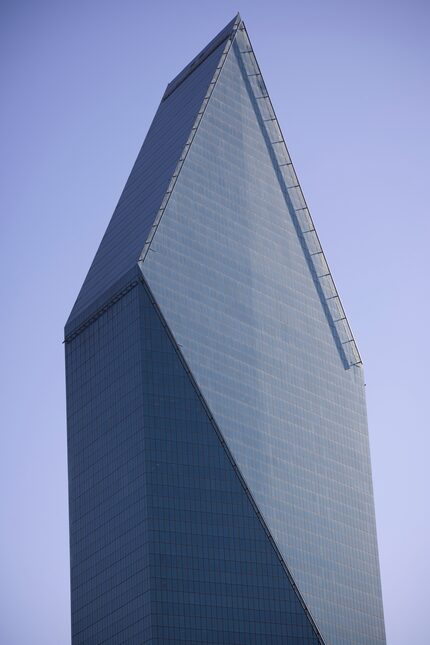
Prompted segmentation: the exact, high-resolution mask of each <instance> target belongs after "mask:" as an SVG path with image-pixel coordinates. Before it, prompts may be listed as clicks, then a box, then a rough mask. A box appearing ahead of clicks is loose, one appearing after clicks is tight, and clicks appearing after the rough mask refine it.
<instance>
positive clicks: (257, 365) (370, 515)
mask: <svg viewBox="0 0 430 645" xmlns="http://www.w3.org/2000/svg"><path fill="white" fill-rule="evenodd" d="M257 114H258V110H257V105H256V99H255V97H254V96H253V94H252V90H251V85H250V83H249V80H248V79H247V77H246V73H245V70H244V66H243V64H242V61H241V54H240V45H239V44H238V42H237V41H236V42H235V43H234V45H233V47H232V48H231V50H230V53H229V54H228V56H227V59H226V62H225V64H224V67H223V69H222V72H221V74H220V77H219V79H218V82H217V85H216V86H215V89H214V92H213V94H212V96H211V99H210V101H209V104H208V106H207V108H206V112H205V114H204V117H203V119H202V122H201V124H200V126H199V129H198V131H197V133H196V136H195V138H194V141H193V143H192V146H191V149H190V151H189V154H188V157H187V159H186V161H185V163H184V166H183V168H182V171H181V174H180V176H179V178H178V180H177V183H176V186H175V189H174V192H173V194H172V196H171V198H170V201H169V203H168V206H167V208H166V211H165V213H164V216H163V217H162V219H161V222H160V224H159V227H158V230H157V233H156V235H155V237H154V240H153V242H152V245H151V249H152V251H153V252H150V253H148V254H147V256H146V258H145V261H144V263H143V267H142V271H143V274H144V276H145V278H146V280H147V281H148V283H149V285H150V287H151V289H152V291H153V293H154V296H155V298H156V300H157V302H158V304H159V305H160V308H161V310H162V312H163V315H164V316H165V318H166V320H167V323H168V324H169V326H170V328H171V330H172V332H173V334H174V336H175V338H176V340H177V342H178V343H179V345H180V347H181V351H182V352H183V355H184V357H185V359H186V360H187V362H188V364H189V366H190V369H191V371H192V373H193V375H194V377H195V379H196V381H197V383H198V385H199V387H200V390H201V392H202V394H203V396H204V397H205V399H206V401H207V402H208V405H209V407H210V409H211V411H212V413H213V415H214V417H215V419H216V421H217V423H218V425H219V427H220V429H221V431H222V433H223V435H224V437H225V439H226V441H227V443H228V445H229V447H230V449H231V451H232V453H233V455H234V457H235V459H236V461H237V463H238V465H239V467H240V469H241V471H242V474H243V475H244V477H245V479H246V482H247V484H248V486H249V488H250V490H251V492H252V494H253V496H254V499H255V500H256V502H257V504H258V506H259V508H260V511H261V512H262V514H263V516H264V518H265V519H266V521H267V524H268V526H269V528H270V530H271V532H272V536H273V538H274V539H275V541H276V543H277V545H278V547H279V548H280V550H281V552H282V554H283V556H284V558H285V560H286V562H287V564H288V565H289V567H290V570H291V572H292V574H293V576H294V578H295V580H296V582H297V584H298V587H299V589H300V591H301V593H302V595H303V597H304V600H305V602H306V604H307V606H308V607H309V609H310V611H311V613H312V615H313V617H314V619H315V620H316V623H317V624H318V625H319V627H320V629H321V631H322V634H323V636H324V638H325V639H326V640H327V642H328V643H330V644H331V645H363V643H366V644H367V645H380V644H382V643H385V637H384V626H383V616H382V601H381V589H380V581H379V566H378V555H377V545H376V531H375V519H374V509H373V494H372V482H371V472H370V459H369V449H368V436H367V423H366V411H365V400H364V388H363V376H362V369H361V368H360V367H353V368H350V369H345V365H344V363H343V361H342V358H341V355H340V353H339V351H338V347H337V345H336V342H335V340H334V336H333V333H332V329H331V327H330V324H329V323H328V320H327V318H326V315H325V311H324V308H323V306H322V302H321V300H320V297H319V295H318V291H317V289H316V286H315V283H314V280H313V277H312V274H311V271H310V267H309V264H308V261H307V259H306V257H305V255H304V251H303V249H302V246H301V244H300V240H299V238H298V235H297V232H296V229H295V226H294V223H293V219H292V217H291V214H290V212H289V210H288V207H287V205H286V201H285V198H284V194H283V192H282V190H281V187H280V184H279V180H278V175H277V172H276V170H275V167H274V164H273V157H272V155H271V154H270V146H269V145H268V141H267V140H266V139H265V134H264V130H263V128H262V127H261V123H260V122H259V120H258V117H257Z"/></svg>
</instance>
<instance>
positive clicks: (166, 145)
mask: <svg viewBox="0 0 430 645" xmlns="http://www.w3.org/2000/svg"><path fill="white" fill-rule="evenodd" d="M223 49H224V41H223V40H221V43H220V44H218V46H217V47H216V48H215V50H213V51H212V52H211V53H210V54H209V56H208V57H207V58H206V59H205V60H204V61H203V62H202V64H201V65H199V67H198V68H196V69H195V71H194V72H193V73H192V74H191V75H188V76H187V77H186V78H185V79H184V80H183V81H182V83H181V84H180V85H179V86H178V87H177V88H176V89H175V91H174V92H173V93H172V94H170V95H169V96H167V97H166V99H165V100H163V101H162V102H161V103H160V106H159V108H158V110H157V114H156V115H155V117H154V120H153V122H152V125H151V127H150V129H149V132H148V134H147V136H146V138H145V142H144V144H143V146H142V148H141V150H140V152H139V155H138V157H137V159H136V163H135V164H134V167H133V170H132V172H131V174H130V177H129V178H128V181H127V183H126V185H125V188H124V190H123V192H122V195H121V197H120V200H119V202H118V205H117V207H116V209H115V212H114V214H113V216H112V219H111V221H110V223H109V226H108V228H107V230H106V233H105V234H104V236H103V239H102V241H101V244H100V247H99V249H98V251H97V253H96V255H95V258H94V260H93V263H92V265H91V267H90V270H89V271H88V275H87V277H86V279H85V281H84V284H83V285H82V288H81V291H80V293H79V296H78V298H77V300H76V303H75V306H74V307H73V310H72V312H71V314H70V317H69V323H70V322H75V321H76V319H77V317H80V318H81V319H82V320H83V319H85V317H87V316H88V315H89V309H91V305H92V304H93V302H94V300H95V299H96V298H97V297H100V296H102V295H104V293H105V291H106V289H107V287H109V286H111V285H112V284H114V283H115V282H116V281H118V280H120V279H121V278H122V276H123V275H124V274H126V273H127V272H128V271H130V269H132V268H133V267H134V266H135V265H136V263H137V261H138V259H139V255H140V252H141V251H142V248H143V246H144V244H145V241H146V238H147V237H148V233H149V231H150V229H151V226H152V224H153V222H154V218H155V216H156V214H157V212H158V209H159V207H160V203H161V200H162V199H163V196H164V193H165V192H166V190H167V187H168V184H169V182H170V179H171V177H172V174H173V172H174V170H175V167H176V164H177V163H178V159H179V157H180V155H181V152H182V150H183V148H184V145H185V143H186V141H187V138H188V136H189V134H190V131H191V128H192V126H193V123H194V121H195V118H196V115H197V112H198V110H199V108H200V106H201V104H202V101H203V98H204V96H205V94H206V91H207V88H208V86H209V83H210V81H211V79H212V76H213V74H214V71H215V69H216V66H217V64H218V62H219V59H220V56H221V54H222V52H223Z"/></svg>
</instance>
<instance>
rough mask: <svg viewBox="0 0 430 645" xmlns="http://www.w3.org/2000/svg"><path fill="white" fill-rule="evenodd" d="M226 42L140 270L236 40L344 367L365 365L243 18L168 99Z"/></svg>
mask: <svg viewBox="0 0 430 645" xmlns="http://www.w3.org/2000/svg"><path fill="white" fill-rule="evenodd" d="M225 33H227V35H225ZM223 39H226V45H225V48H224V52H223V54H222V56H221V58H220V61H219V63H218V67H217V68H216V70H215V73H214V77H213V79H212V82H211V83H210V86H209V88H208V92H207V94H206V96H205V98H204V100H203V103H202V107H201V108H200V110H199V112H198V115H197V117H196V120H195V123H194V125H193V128H192V130H191V133H190V136H189V138H188V140H187V143H186V144H185V147H184V150H183V152H182V154H181V157H180V159H179V161H178V164H177V166H176V169H175V172H174V173H173V175H172V179H171V181H170V183H169V186H168V189H167V191H166V193H165V195H164V199H163V201H162V202H161V205H160V209H159V211H158V213H157V215H156V217H155V219H154V222H153V225H152V228H151V230H150V232H149V235H148V238H147V240H146V243H145V245H144V247H143V250H142V253H141V255H140V258H139V265H140V267H141V269H142V270H143V262H144V260H145V257H146V255H147V253H148V251H149V250H150V246H151V242H152V240H153V238H154V235H155V233H156V231H157V228H158V225H159V223H160V221H161V218H162V216H163V214H164V211H165V209H166V207H167V204H168V202H169V199H170V196H171V194H172V192H173V190H174V187H175V184H176V181H177V179H178V176H179V174H180V172H181V169H182V167H183V164H184V162H185V159H186V157H187V155H188V151H189V149H190V147H191V144H192V141H193V139H194V136H195V133H196V131H197V129H198V127H199V125H200V122H201V120H202V118H203V115H204V112H205V110H206V106H207V104H208V102H209V99H210V97H211V95H212V92H213V90H214V88H215V85H216V82H217V80H218V78H219V76H220V73H221V70H222V68H223V66H224V63H225V60H226V58H227V55H228V53H229V51H230V49H231V46H232V45H233V43H236V44H237V43H238V40H242V41H243V42H242V43H241V46H239V53H240V56H241V59H242V62H243V68H244V70H243V71H244V74H245V76H246V77H247V79H248V83H249V86H250V89H251V91H252V93H253V95H254V98H255V99H256V103H257V104H258V109H259V113H260V114H259V116H260V120H261V123H262V126H263V130H264V131H265V133H266V137H267V140H268V142H269V143H270V146H271V150H272V153H273V157H274V162H275V165H276V166H277V171H278V176H279V179H280V183H281V186H282V188H283V192H284V195H285V197H286V201H287V204H288V205H289V206H290V208H289V211H290V213H291V214H292V216H293V221H294V224H295V226H296V230H297V233H298V235H299V238H300V241H301V244H302V247H303V250H304V252H305V255H306V258H307V260H308V264H309V266H310V268H311V271H312V275H313V278H314V282H315V285H316V288H317V291H318V294H319V296H320V299H321V303H322V305H323V308H324V311H325V313H326V316H327V319H328V322H329V324H330V327H331V329H332V332H333V336H334V339H335V341H336V344H337V347H338V350H339V354H340V356H341V359H342V361H343V363H344V365H345V368H347V369H348V368H350V367H354V366H361V365H362V359H361V356H360V352H359V350H358V347H357V344H356V342H355V339H354V336H353V333H352V330H351V327H350V325H349V322H348V319H347V317H346V313H345V310H344V308H343V305H342V302H341V299H340V296H339V293H338V291H337V288H336V285H335V282H334V279H333V276H332V274H331V271H330V268H329V265H328V262H327V259H326V257H325V254H324V251H323V249H322V246H321V243H320V240H319V237H318V234H317V231H316V229H315V225H314V222H313V219H312V217H311V214H310V211H309V208H308V206H307V203H306V200H305V197H304V195H303V191H302V189H301V186H300V183H299V180H298V178H297V174H296V171H295V169H294V166H293V163H292V161H291V157H290V154H289V152H288V148H287V145H286V143H285V139H284V136H283V134H282V130H281V127H280V125H279V122H278V119H277V117H276V114H275V110H274V108H273V105H272V101H271V100H270V96H269V93H268V91H267V88H266V85H265V83H264V80H263V76H262V74H261V70H260V66H259V65H258V62H257V59H256V56H255V54H254V50H253V48H252V45H251V41H250V39H249V36H248V32H247V30H246V27H245V24H244V22H243V20H242V19H241V18H240V15H239V14H237V16H236V18H235V19H234V20H232V21H231V23H229V25H227V27H226V28H225V29H223V30H222V31H221V32H220V33H219V34H218V36H216V37H215V39H214V40H213V41H211V43H209V45H208V46H207V47H206V48H205V49H203V50H202V52H201V53H200V54H199V55H198V56H197V57H196V58H195V59H194V60H193V61H192V62H191V63H190V64H189V65H188V66H187V67H186V68H185V69H184V70H183V71H182V72H181V73H180V74H179V75H178V76H177V77H176V78H174V79H173V81H172V82H171V83H169V85H168V86H167V89H166V93H165V97H167V96H169V94H171V93H172V92H173V91H174V90H175V89H176V87H178V85H180V83H182V81H183V80H185V78H186V77H187V76H188V74H190V73H191V72H192V71H193V70H194V69H195V68H196V66H198V65H199V64H200V63H201V62H202V61H203V60H204V59H205V57H206V56H208V55H209V54H210V52H211V51H212V50H211V48H212V47H213V46H215V43H217V45H216V46H219V43H220V42H223Z"/></svg>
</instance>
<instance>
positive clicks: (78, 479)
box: [66, 289, 150, 645]
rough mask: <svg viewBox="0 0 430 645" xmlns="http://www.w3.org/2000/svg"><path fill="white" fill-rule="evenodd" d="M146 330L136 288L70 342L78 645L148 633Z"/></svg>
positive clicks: (70, 450) (73, 557)
mask: <svg viewBox="0 0 430 645" xmlns="http://www.w3.org/2000/svg"><path fill="white" fill-rule="evenodd" d="M140 330H141V321H140V317H139V301H138V291H137V290H136V289H133V290H131V291H130V292H129V293H128V294H127V295H126V296H124V297H123V298H122V299H121V300H119V301H118V302H117V303H116V304H114V305H113V306H111V307H110V309H108V310H107V311H106V313H105V314H104V315H102V316H101V317H99V318H98V319H97V320H96V321H94V322H93V323H92V324H91V325H90V326H89V327H87V328H86V329H85V330H84V331H83V332H82V333H81V334H79V335H78V336H77V337H76V338H74V339H73V340H72V341H71V342H69V343H67V344H66V372H67V417H68V459H69V503H70V552H71V598H72V639H73V644H74V645H77V644H78V643H79V644H84V643H91V645H93V644H94V643H101V642H109V643H114V642H127V643H130V642H135V641H134V640H133V639H134V638H137V635H138V636H139V642H146V639H147V638H149V636H150V621H149V613H150V604H149V571H148V544H147V536H148V530H147V522H146V487H145V477H146V471H145V465H144V462H145V452H144V450H145V445H144V432H143V399H142V369H141V367H142V366H141V354H140V349H141V333H140ZM122 639H123V640H122Z"/></svg>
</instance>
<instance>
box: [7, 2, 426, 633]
mask: <svg viewBox="0 0 430 645" xmlns="http://www.w3.org/2000/svg"><path fill="white" fill-rule="evenodd" d="M238 10H239V11H240V12H241V14H242V17H243V18H244V20H245V23H246V25H247V28H248V31H249V34H250V37H251V39H252V42H253V45H254V48H255V50H256V54H257V56H258V59H259V62H260V66H261V68H262V71H263V74H264V76H265V80H266V83H267V86H268V88H269V92H270V93H271V97H272V100H273V103H274V106H275V109H276V111H277V114H278V118H279V120H280V123H281V126H282V128H283V131H284V135H285V138H286V140H287V144H288V146H289V149H290V152H291V155H292V158H293V161H294V162H295V166H296V170H297V173H298V175H299V179H300V180H301V183H302V187H303V190H304V193H305V196H306V198H307V201H308V203H309V206H310V208H311V211H312V213H313V216H314V219H315V222H316V226H317V228H318V231H319V234H320V238H321V241H322V243H323V246H324V248H325V251H326V254H327V257H328V260H329V263H330V266H331V269H332V272H333V274H334V278H335V280H336V283H337V286H338V289H339V291H340V294H341V297H342V300H343V303H344V306H345V309H346V311H347V314H348V317H349V319H350V322H351V326H352V328H353V331H354V333H355V336H356V339H357V342H358V346H359V348H360V350H361V353H362V356H363V358H364V362H365V372H366V382H367V396H368V409H369V426H370V443H371V450H372V463H373V474H374V486H375V499H376V513H377V523H378V535H379V550H380V558H381V570H382V583H383V593H384V605H385V616H386V626H387V636H388V643H389V645H405V644H406V643H407V644H408V645H409V644H413V645H427V644H428V642H429V640H428V621H429V617H428V610H429V607H428V598H429V593H428V580H429V579H430V556H429V544H430V517H429V493H430V482H429V471H430V468H429V454H430V432H429V430H430V428H429V425H430V424H429V412H428V410H429V399H430V392H429V370H430V367H429V366H430V351H429V338H428V319H429V314H430V307H429V287H428V279H429V237H430V236H429V232H430V231H429V213H428V211H429V208H428V203H429V200H428V195H427V191H428V185H429V176H430V173H429V170H430V168H429V154H428V150H429V144H430V141H429V131H430V127H429V119H430V83H429V78H428V74H429V67H430V65H429V64H430V60H429V59H430V45H429V42H430V40H429V33H430V4H429V3H428V2H426V1H425V0H409V1H406V0H403V1H399V0H385V2H384V1H382V0H360V2H351V1H349V0H343V1H342V0H325V1H322V0H303V1H302V2H290V1H287V0H284V1H278V2H276V1H274V0H265V1H264V2H263V1H262V0H258V1H257V0H248V1H246V0H242V4H241V5H240V4H239V5H238V4H237V2H236V1H235V2H230V1H229V0H218V1H217V2H210V3H209V2H204V1H203V0H200V1H196V0H190V1H183V2H179V1H178V0H176V1H174V2H173V1H168V0H158V2H145V1H143V0H141V1H137V0H117V1H114V0H93V1H86V2H84V1H83V0H74V1H72V0H70V2H64V1H62V0H56V1H54V0H53V1H52V2H47V1H46V0H38V2H36V1H35V0H33V1H32V2H31V1H25V0H20V1H17V0H3V2H2V3H1V8H0V74H1V90H2V99H1V102H0V113H1V118H0V130H1V131H0V141H1V146H0V154H1V156H2V160H1V179H0V181H1V187H0V206H1V208H0V217H1V222H0V226H1V228H0V240H1V253H0V262H1V275H2V276H3V279H2V280H1V286H0V288H1V303H2V308H1V319H0V325H1V339H2V343H1V354H0V356H1V367H2V370H1V381H2V382H1V390H0V391H1V396H2V403H1V407H0V410H1V450H0V490H1V504H0V571H1V575H0V642H1V643H2V644H3V643H4V644H5V645H27V644H31V645H60V644H61V645H62V644H66V645H67V644H68V643H70V635H69V632H70V617H69V571H68V569H69V560H68V515H67V513H68V510H67V460H66V424H65V388H64V360H63V346H62V343H61V341H62V333H63V325H64V322H65V320H66V317H67V315H68V313H69V310H70V309H71V306H72V304H73V302H74V299H75V297H76V295H77V292H78V289H79V287H80V284H81V283H82V281H83V278H84V276H85V274H86V271H87V270H88V267H89V264H90V262H91V259H92V257H93V255H94V253H95V251H96V248H97V245H98V243H99V241H100V239H101V236H102V234H103V232H104V230H105V227H106V225H107V223H108V220H109V218H110V216H111V214H112V212H113V209H114V207H115V205H116V202H117V200H118V198H119V195H120V192H121V190H122V188H123V186H124V183H125V181H126V179H127V176H128V174H129V172H130V170H131V166H132V164H133V162H134V159H135V157H136V155H137V153H138V150H139V148H140V145H141V143H142V141H143V139H144V137H145V134H146V131H147V129H148V127H149V124H150V122H151V119H152V117H153V115H154V113H155V110H156V108H157V105H158V102H159V100H160V98H161V95H162V93H163V91H164V88H165V86H166V84H167V82H168V81H169V80H171V78H172V77H173V76H175V75H176V74H177V72H178V71H180V69H181V68H182V67H183V66H184V65H185V64H186V63H187V62H188V61H189V60H190V59H191V58H192V57H193V56H194V55H195V54H196V53H197V52H198V51H199V50H200V49H201V48H202V47H203V46H204V45H205V44H206V43H207V41H208V40H209V39H210V38H212V36H214V35H215V34H216V33H217V31H219V29H221V28H222V27H223V26H224V24H226V23H227V22H228V21H229V20H230V19H231V18H232V17H233V15H234V14H235V13H236V12H237V11H238ZM363 645H365V644H363Z"/></svg>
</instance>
